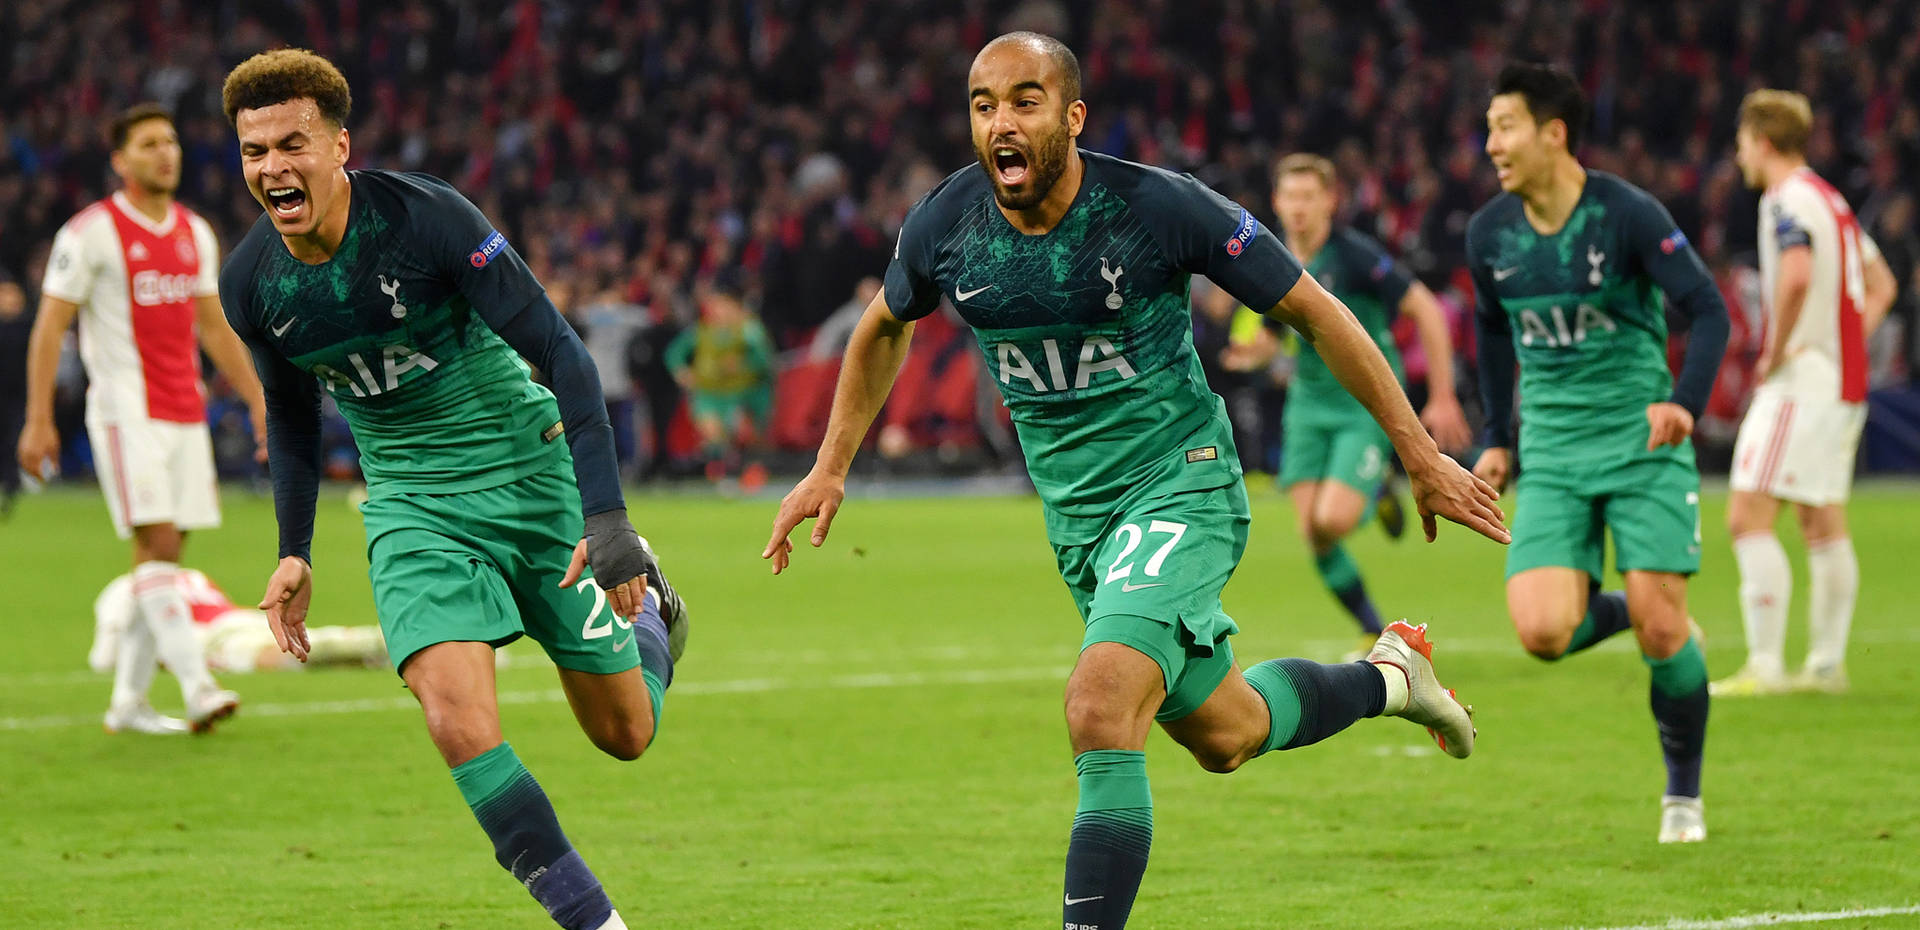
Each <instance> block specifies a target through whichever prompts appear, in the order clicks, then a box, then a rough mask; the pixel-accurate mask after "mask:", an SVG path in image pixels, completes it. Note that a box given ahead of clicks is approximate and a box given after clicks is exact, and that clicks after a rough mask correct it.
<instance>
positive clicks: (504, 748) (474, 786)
mask: <svg viewBox="0 0 1920 930" xmlns="http://www.w3.org/2000/svg"><path fill="white" fill-rule="evenodd" d="M526 774H527V767H526V766H524V765H521V764H520V757H519V756H516V755H514V754H513V746H511V745H509V744H507V743H505V742H502V743H501V744H500V745H498V746H495V747H493V748H492V749H489V750H487V751H486V752H483V753H481V754H479V755H477V756H474V757H473V758H471V759H468V760H467V761H465V762H462V763H460V764H459V765H456V766H454V767H453V783H454V784H455V785H457V786H459V788H460V796H461V797H463V798H466V799H467V806H468V807H473V808H478V807H479V806H480V805H481V804H482V803H483V802H485V801H486V800H488V799H489V798H492V797H494V796H495V795H497V794H499V793H500V792H502V791H504V790H506V788H507V786H508V785H511V784H513V782H514V780H515V779H517V778H519V777H520V776H522V775H526Z"/></svg>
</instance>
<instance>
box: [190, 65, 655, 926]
mask: <svg viewBox="0 0 1920 930" xmlns="http://www.w3.org/2000/svg"><path fill="white" fill-rule="evenodd" d="M222 99H223V104H224V106H225V109H226V114H227V118H228V119H229V120H230V121H231V122H232V123H233V125H234V128H235V130H236V132H237V133H238V135H239V140H240V163H241V171H242V173H243V174H244V175H245V178H246V183H247V187H248V189H249V190H251V191H252V192H253V196H254V199H255V200H258V201H259V202H260V205H261V206H262V207H264V208H265V209H266V214H265V215H264V216H263V217H261V219H260V221H259V222H258V223H256V224H255V225H254V227H253V230H252V231H251V232H249V233H248V234H247V236H246V239H245V240H244V241H242V242H241V243H240V245H239V247H238V248H236V249H235V250H234V252H233V255H232V257H231V258H230V259H228V261H227V266H226V268H225V270H224V271H223V272H222V273H221V276H220V290H221V293H222V295H223V296H224V298H225V301H226V306H227V314H228V316H229V318H230V319H231V320H232V321H233V324H234V328H235V330H236V331H237V332H239V334H240V336H241V338H243V339H245V340H246V342H247V344H248V346H249V347H250V348H251V349H252V350H253V357H254V364H255V365H256V366H257V367H258V368H259V369H260V375H261V380H262V382H263V383H264V384H265V386H266V398H267V446H268V452H269V456H270V465H271V468H272V472H273V482H274V509H275V512H276V515H277V516H278V518H279V523H280V565H279V568H278V569H277V570H276V571H275V572H274V573H273V577H272V578H271V579H270V580H269V581H268V584H267V591H266V596H265V597H264V598H263V599H262V601H261V604H260V607H261V609H263V610H265V611H266V612H267V618H268V623H269V625H270V626H271V627H272V629H273V631H274V636H275V639H276V641H277V642H278V643H279V644H280V646H281V647H282V648H284V649H286V650H288V651H290V652H292V653H293V654H294V655H295V657H297V658H304V657H305V656H306V654H307V650H308V648H309V645H310V644H309V641H308V638H307V635H306V630H305V622H306V616H307V607H308V603H309V601H310V599H311V596H312V587H311V573H312V569H311V567H310V560H309V552H310V548H311V542H312V537H313V519H314V506H315V494H316V491H317V488H318V483H319V474H320V443H319V440H320V397H321V394H320V392H321V391H322V390H323V389H324V390H325V391H326V392H327V393H328V394H330V395H332V397H333V398H334V400H335V401H336V402H337V403H338V404H339V406H340V411H341V413H342V414H344V415H345V416H346V418H347V423H348V426H349V427H351V429H352V431H353V435H354V439H355V441H356V442H357V443H358V444H359V447H360V463H361V467H362V468H363V469H364V470H365V472H366V475H367V493H368V495H369V500H368V501H367V502H366V503H365V504H362V505H361V513H362V515H363V516H364V517H365V520H366V531H367V557H368V561H369V562H370V563H371V571H370V573H369V574H370V575H371V577H372V582H373V599H374V606H375V608H376V609H377V610H378V612H379V618H380V627H381V631H382V633H383V634H384V635H385V638H386V643H387V650H388V654H389V655H390V656H391V658H392V660H393V662H394V667H395V668H396V669H397V670H398V671H399V673H400V676H401V678H403V679H405V681H406V684H407V687H408V688H410V689H412V691H413V695H414V697H415V698H416V699H418V700H419V701H420V707H421V709H422V710H423V711H424V712H425V714H426V722H427V734H428V736H430V737H431V738H432V740H433V744H434V746H435V747H436V748H438V749H439V750H440V754H441V756H442V757H444V758H445V759H446V762H447V765H448V766H449V767H451V769H452V774H453V780H454V782H455V784H456V785H458V786H459V788H460V793H461V794H462V795H463V796H464V797H465V798H466V800H467V803H468V804H469V805H470V806H471V807H472V808H473V812H474V815H475V816H476V817H477V818H478V819H479V821H480V825H481V827H483V828H484V829H485V830H486V832H487V835H488V836H489V837H490V838H491V839H492V841H493V845H494V853H495V855H496V857H497V858H498V860H499V862H500V865H501V866H503V867H505V868H506V869H507V870H508V871H509V872H510V873H511V874H512V875H513V877H514V878H515V879H516V880H518V881H520V882H521V883H522V884H524V885H525V886H526V888H527V890H528V891H529V892H531V893H532V895H533V897H534V898H535V899H536V900H538V901H539V902H540V903H541V905H543V906H544V907H545V908H546V909H547V912H548V914H549V915H551V916H552V918H553V920H554V921H555V922H556V923H558V924H559V925H560V926H562V927H566V928H570V930H586V928H619V927H624V926H625V925H624V924H623V923H622V922H621V920H620V916H619V915H618V914H617V913H616V912H614V910H613V905H612V903H611V902H610V901H609V900H608V898H607V895H606V892H605V891H604V890H602V888H601V886H600V882H599V880H598V879H596V878H595V877H594V875H593V872H592V871H591V870H590V869H588V868H587V865H586V863H585V862H583V861H582V860H581V858H580V854H579V853H578V852H575V851H574V849H573V847H572V845H571V844H570V843H568V841H567V837H566V834H565V833H563V832H562V831H561V829H560V824H559V822H558V821H557V820H556V819H555V816H554V811H553V807H552V805H551V804H549V802H548V801H547V797H546V795H545V794H544V793H543V792H542V791H541V790H540V786H539V784H538V783H536V782H535V781H534V779H533V776H532V775H530V774H528V772H527V770H526V768H525V767H524V766H522V765H521V763H520V760H519V758H518V757H516V756H515V755H514V752H513V749H512V747H511V746H509V745H508V744H507V743H505V742H503V741H502V739H501V733H500V719H499V711H498V708H497V707H496V706H495V699H494V678H493V647H495V646H499V645H502V644H505V643H507V642H510V641H512V640H513V639H515V638H517V637H519V636H520V635H522V634H523V633H524V634H526V635H529V636H532V637H533V638H534V639H535V640H536V641H537V642H539V643H540V645H541V646H542V647H544V648H545V649H546V651H547V654H548V655H549V656H550V657H552V659H553V661H554V663H555V664H556V665H558V666H559V669H560V671H559V674H560V684H561V687H562V688H563V689H564V690H565V691H566V694H567V701H568V703H569V704H571V705H572V707H573V710H574V716H575V717H576V718H577V719H578V720H579V722H580V726H581V728H582V729H583V730H585V731H586V734H587V736H588V737H589V738H590V739H591V740H592V741H593V744H594V745H595V746H598V747H599V748H600V749H601V750H603V751H605V752H606V753H607V754H609V755H611V756H614V757H615V758H619V759H635V758H638V757H639V756H640V754H641V753H642V752H644V751H645V750H646V748H647V746H648V745H649V744H650V743H651V742H652V741H653V738H654V735H655V733H656V732H657V728H658V726H659V719H660V708H661V701H662V698H663V697H664V692H665V689H666V687H667V685H668V683H669V682H671V680H672V678H673V662H674V661H675V659H677V658H678V656H679V654H680V652H681V649H682V648H683V646H684V642H685V639H684V637H685V630H686V622H687V621H686V611H685V605H684V604H683V603H681V602H680V600H679V598H678V597H677V596H676V595H675V594H674V592H673V589H672V588H671V587H669V586H668V585H667V583H666V581H665V579H663V578H661V577H660V569H659V565H658V564H657V563H656V561H655V559H654V556H653V553H652V551H651V550H650V549H649V548H648V546H647V543H646V541H645V540H643V539H641V538H639V537H638V536H637V535H636V534H635V533H634V531H633V527H632V525H631V524H629V523H628V522H627V514H626V508H625V504H624V503H623V501H622V499H621V495H620V484H619V477H618V473H617V471H616V465H615V461H614V455H613V431H612V428H611V427H610V426H609V425H608V422H607V415H606V406H605V404H604V402H603V401H602V399H601V395H600V387H599V384H600V382H599V378H598V375H597V374H596V372H595V371H594V367H593V362H592V360H591V359H590V358H588V356H587V353H586V349H585V347H583V346H582V345H581V344H580V341H579V339H578V338H577V337H575V336H574V334H573V332H572V330H571V329H569V328H568V327H567V325H566V322H565V321H564V320H563V319H562V318H561V316H560V314H559V312H558V311H557V310H555V309H554V306H553V304H552V302H551V301H549V300H548V299H547V296H546V292H545V291H544V290H543V289H542V288H541V287H540V283H539V282H538V281H536V280H534V277H533V274H532V273H531V272H530V271H529V270H528V268H527V266H526V264H525V263H524V262H523V261H521V259H520V256H519V255H518V254H517V253H516V252H515V251H514V249H513V247H512V246H510V245H508V244H507V241H506V238H505V237H503V236H502V235H501V234H500V233H499V232H497V231H496V230H495V229H494V228H493V226H492V224H491V223H489V222H488V221H487V219H486V217H484V216H482V215H481V213H480V211H479V210H478V209H476V208H475V207H474V206H473V204H471V203H469V202H468V201H467V200H466V198H464V197H462V196H460V194H459V193H458V192H457V191H455V190H454V189H453V188H451V187H449V186H447V184H446V183H444V182H442V181H440V180H438V179H436V178H432V177H428V176H426V175H419V174H400V173H395V172H388V171H379V170H360V171H347V170H346V169H345V165H346V162H347V158H348V153H349V150H350V142H351V140H350V139H349V136H348V133H347V130H346V129H345V128H344V127H345V124H346V120H347V116H348V113H349V110H350V108H351V104H352V99H351V96H350V94H349V90H348V87H347V82H346V79H345V78H343V77H341V75H340V72H339V70H337V69H336V68H335V67H334V66H333V65H332V64H331V63H329V62H328V61H327V60H326V59H324V58H321V57H320V56H318V55H315V54H313V53H312V52H309V51H305V50H298V49H282V50H278V51H272V52H266V53H263V54H260V55H255V56H254V57H252V58H249V59H247V60H246V61H245V62H242V63H241V64H240V66H239V67H237V68H235V69H233V72H232V73H231V74H229V75H227V80H226V86H225V88H224V89H223V91H222ZM516 353H517V354H516ZM522 356H525V357H526V359H527V360H529V361H532V362H533V363H534V364H535V365H536V366H538V367H539V368H540V370H541V371H543V372H545V373H546V375H547V377H548V378H549V379H550V380H551V382H552V384H553V391H552V392H551V393H549V391H548V390H547V389H546V388H543V387H540V386H539V385H536V384H535V383H533V381H532V379H531V378H530V377H529V373H528V370H527V366H526V364H525V363H524V362H523V361H522V360H521V357H522ZM563 438H564V440H565V441H564V442H562V441H561V440H562V439H563ZM583 513H584V514H585V518H584V521H583V520H582V514H583ZM583 536H584V538H583ZM587 566H591V576H590V577H585V576H584V575H585V574H586V573H584V572H583V571H582V569H583V568H585V567H587ZM609 601H611V610H610V609H609ZM629 618H632V619H631V620H629Z"/></svg>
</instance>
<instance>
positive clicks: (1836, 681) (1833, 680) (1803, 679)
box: [1787, 665, 1852, 694]
mask: <svg viewBox="0 0 1920 930" xmlns="http://www.w3.org/2000/svg"><path fill="white" fill-rule="evenodd" d="M1787 687H1788V688H1790V689H1792V690H1794V691H1800V692H1808V691H1810V692H1816V693H1819V694H1845V693H1847V689H1849V688H1851V687H1852V684H1851V683H1850V682H1848V681H1847V667H1846V666H1844V665H1823V666H1820V667H1818V668H1816V667H1814V666H1811V665H1809V666H1807V667H1806V668H1803V669H1801V670H1800V673H1799V674H1797V675H1795V676H1793V678H1791V679H1790V680H1788V682H1787Z"/></svg>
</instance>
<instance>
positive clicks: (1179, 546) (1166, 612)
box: [1053, 481, 1252, 720]
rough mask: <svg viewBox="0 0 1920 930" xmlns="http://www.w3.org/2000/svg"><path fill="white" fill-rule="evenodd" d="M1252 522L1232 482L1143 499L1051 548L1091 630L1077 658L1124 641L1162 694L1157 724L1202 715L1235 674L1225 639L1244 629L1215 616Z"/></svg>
mask: <svg viewBox="0 0 1920 930" xmlns="http://www.w3.org/2000/svg"><path fill="white" fill-rule="evenodd" d="M1251 522H1252V517H1251V515H1250V512H1249V510H1248V507H1247V491H1246V487H1245V486H1244V485H1242V484H1241V483H1240V482H1238V481H1236V482H1234V483H1233V484H1231V485H1228V486H1226V487H1224V488H1215V489H1213V490H1210V491H1186V492H1181V493H1177V494H1171V495H1168V496H1165V497H1157V498H1153V499H1151V500H1145V501H1141V502H1139V503H1137V504H1133V505H1132V506H1130V507H1128V508H1127V509H1126V510H1125V511H1123V512H1121V513H1118V514H1115V515H1114V516H1112V517H1111V518H1109V519H1108V520H1106V521H1105V526H1104V532H1102V533H1100V534H1099V535H1097V536H1093V537H1091V540H1090V541H1089V542H1086V543H1084V544H1079V545H1066V546H1062V545H1055V546H1054V547H1053V553H1054V557H1055V558H1056V559H1057V560H1058V561H1059V563H1060V577H1061V578H1063V579H1065V581H1066V582H1067V589H1068V591H1070V592H1071V593H1072V594H1073V603H1074V606H1076V607H1078V608H1079V610H1080V618H1081V619H1082V620H1084V621H1085V622H1086V625H1087V631H1086V636H1085V638H1084V639H1082V640H1081V642H1080V649H1081V651H1082V652H1084V651H1086V649H1087V647H1089V646H1092V645H1093V644H1094V643H1120V644H1122V645H1125V646H1130V647H1132V648H1134V649H1136V650H1139V651H1140V652H1141V653H1143V654H1145V655H1146V656H1147V657H1149V658H1151V659H1153V661H1154V662H1155V663H1157V664H1158V665H1159V666H1160V673H1161V675H1163V676H1164V677H1165V683H1166V686H1167V698H1166V700H1165V701H1164V702H1163V703H1162V704H1161V705H1160V710H1159V713H1157V714H1156V715H1155V716H1156V717H1157V718H1158V719H1160V720H1178V719H1180V718H1181V717H1185V716H1186V715H1188V714H1191V713H1193V712H1194V711H1196V710H1199V709H1200V705H1201V704H1204V703H1206V700H1207V698H1208V697H1209V696H1211V695H1212V694H1213V690H1214V689H1215V688H1217V687H1219V685H1220V682H1221V681H1223V680H1224V679H1225V678H1226V677H1227V670H1228V669H1230V668H1232V667H1233V649H1232V647H1231V646H1229V645H1228V644H1227V637H1228V636H1230V635H1232V634H1234V633H1238V632H1239V631H1240V628H1239V627H1238V626H1236V625H1234V622H1233V618H1231V617H1228V616H1227V614H1226V611H1224V610H1222V609H1221V607H1220V589H1222V588H1224V587H1226V584H1227V579H1228V578H1229V577H1231V576H1232V575H1233V569H1234V567H1235V566H1237V565H1239V564H1240V555H1241V553H1243V552H1245V551H1246V549H1247V527H1248V525H1249V524H1250V523H1251Z"/></svg>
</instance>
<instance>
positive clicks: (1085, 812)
mask: <svg viewBox="0 0 1920 930" xmlns="http://www.w3.org/2000/svg"><path fill="white" fill-rule="evenodd" d="M1073 767H1074V770H1075V771H1076V772H1078V773H1079V776H1080V805H1079V808H1078V809H1077V810H1076V811H1075V812H1074V815H1073V833H1072V836H1071V838H1070V839H1069V840H1068V841H1067V883H1066V899H1065V904H1064V907H1065V911H1064V914H1065V925H1066V926H1068V927H1097V928H1099V930H1122V928H1124V927H1126V925H1127V917H1128V915H1129V914H1131V913H1132V911H1133V898H1134V895H1136V894H1138V893H1139V891H1140V879H1141V878H1142V877H1143V876H1145V875H1146V872H1147V853H1148V851H1149V850H1150V849H1151V848H1152V846H1153V793H1152V791H1151V790H1149V788H1148V785H1147V755H1146V753H1143V752H1136V751H1132V750H1123V749H1096V750H1092V751H1090V752H1083V753H1081V754H1079V755H1078V756H1075V757H1074V759H1073Z"/></svg>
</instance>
